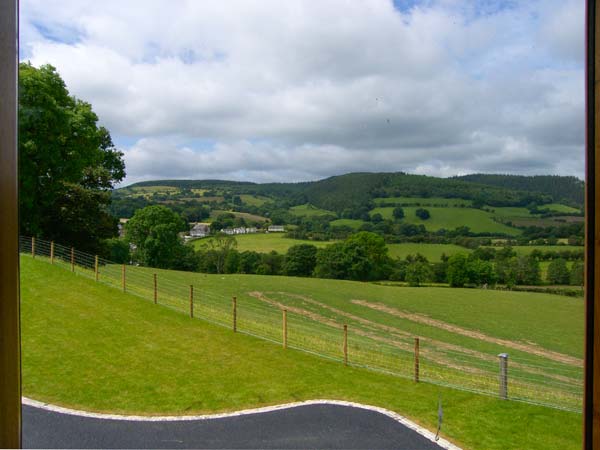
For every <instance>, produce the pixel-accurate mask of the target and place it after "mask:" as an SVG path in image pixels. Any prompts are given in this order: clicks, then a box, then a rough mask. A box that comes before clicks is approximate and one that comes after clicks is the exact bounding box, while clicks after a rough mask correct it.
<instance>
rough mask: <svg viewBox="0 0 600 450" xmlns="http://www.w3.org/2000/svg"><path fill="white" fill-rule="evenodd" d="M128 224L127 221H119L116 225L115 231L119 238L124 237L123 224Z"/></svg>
mask: <svg viewBox="0 0 600 450" xmlns="http://www.w3.org/2000/svg"><path fill="white" fill-rule="evenodd" d="M127 222H129V219H123V218H121V219H119V223H118V224H117V229H118V230H119V237H123V236H125V224H126V223H127Z"/></svg>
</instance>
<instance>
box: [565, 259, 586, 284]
mask: <svg viewBox="0 0 600 450" xmlns="http://www.w3.org/2000/svg"><path fill="white" fill-rule="evenodd" d="M584 274H585V270H584V266H583V263H581V262H575V263H573V266H571V273H570V274H569V283H570V284H571V285H572V286H581V287H583V281H584Z"/></svg>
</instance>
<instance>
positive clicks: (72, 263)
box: [71, 247, 75, 272]
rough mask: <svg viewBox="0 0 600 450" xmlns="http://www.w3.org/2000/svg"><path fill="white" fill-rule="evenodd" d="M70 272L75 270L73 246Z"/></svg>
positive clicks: (72, 248)
mask: <svg viewBox="0 0 600 450" xmlns="http://www.w3.org/2000/svg"><path fill="white" fill-rule="evenodd" d="M71 272H75V248H74V247H71Z"/></svg>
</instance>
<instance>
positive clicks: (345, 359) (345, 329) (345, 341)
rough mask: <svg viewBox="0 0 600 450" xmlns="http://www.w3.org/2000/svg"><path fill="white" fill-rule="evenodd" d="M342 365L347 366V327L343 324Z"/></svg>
mask: <svg viewBox="0 0 600 450" xmlns="http://www.w3.org/2000/svg"><path fill="white" fill-rule="evenodd" d="M344 365H345V366H347V365H348V325H345V324H344Z"/></svg>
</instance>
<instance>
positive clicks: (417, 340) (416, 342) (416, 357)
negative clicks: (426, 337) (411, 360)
mask: <svg viewBox="0 0 600 450" xmlns="http://www.w3.org/2000/svg"><path fill="white" fill-rule="evenodd" d="M415 382H416V383H418V382H419V338H418V337H416V338H415Z"/></svg>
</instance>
